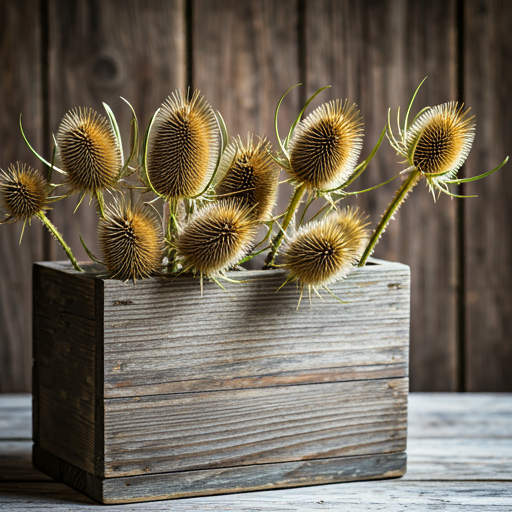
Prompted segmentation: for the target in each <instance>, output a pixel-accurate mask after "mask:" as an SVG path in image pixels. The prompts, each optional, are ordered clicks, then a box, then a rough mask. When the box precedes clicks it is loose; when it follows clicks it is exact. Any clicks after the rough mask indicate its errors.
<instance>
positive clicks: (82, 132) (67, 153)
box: [57, 108, 122, 194]
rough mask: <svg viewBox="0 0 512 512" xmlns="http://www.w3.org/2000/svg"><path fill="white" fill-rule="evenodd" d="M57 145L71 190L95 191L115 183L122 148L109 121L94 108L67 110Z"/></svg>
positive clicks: (60, 127) (59, 131)
mask: <svg viewBox="0 0 512 512" xmlns="http://www.w3.org/2000/svg"><path fill="white" fill-rule="evenodd" d="M57 146H58V148H59V154H60V158H61V160H62V167H63V170H64V171H66V172H67V178H66V182H67V183H68V185H69V186H70V187H71V189H72V190H75V191H80V192H88V193H91V194H94V193H95V192H97V191H100V190H102V189H105V188H107V187H112V186H113V185H115V179H116V176H117V175H118V174H119V172H120V170H121V167H122V157H121V150H120V148H119V144H118V142H117V139H116V136H115V134H114V132H113V130H112V127H111V125H110V123H109V122H108V120H107V119H106V118H105V117H103V116H102V115H100V114H98V113H97V112H96V111H95V110H93V109H91V108H78V109H73V110H70V111H69V112H68V113H67V114H66V115H65V116H64V118H63V119H62V122H61V124H60V126H59V130H58V132H57Z"/></svg>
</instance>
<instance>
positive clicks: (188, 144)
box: [148, 90, 219, 199]
mask: <svg viewBox="0 0 512 512" xmlns="http://www.w3.org/2000/svg"><path fill="white" fill-rule="evenodd" d="M218 152H219V128H218V124H217V120H216V118H215V114H214V113H213V110H212V108H211V106H210V105H209V103H208V102H207V101H206V100H205V98H204V97H203V96H201V95H200V93H199V91H197V90H196V91H194V93H193V95H192V98H188V97H185V96H184V94H183V92H182V91H180V90H177V91H175V92H174V93H173V94H172V95H171V96H169V97H168V98H167V100H166V101H165V102H164V103H163V105H162V107H161V108H160V111H159V112H158V114H157V116H156V118H155V122H154V125H153V129H152V131H151V136H150V144H149V150H148V173H149V179H150V181H151V184H152V185H153V188H154V189H155V190H156V191H157V192H158V193H159V194H160V195H161V196H164V197H166V198H167V199H170V198H187V197H193V196H195V195H197V194H200V193H201V191H202V190H203V189H204V188H205V187H206V186H207V185H208V182H209V180H210V178H211V176H212V174H213V172H214V170H215V165H216V163H217V157H218Z"/></svg>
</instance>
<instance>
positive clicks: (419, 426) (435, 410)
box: [409, 393, 512, 439]
mask: <svg viewBox="0 0 512 512" xmlns="http://www.w3.org/2000/svg"><path fill="white" fill-rule="evenodd" d="M432 437H435V438H445V437H447V438H457V439H459V438H478V439H481V438H490V437H494V438H503V439H511V438H512V395H511V394H490V393H454V394H446V393H415V394H414V399H413V400H411V401H410V404H409V438H432Z"/></svg>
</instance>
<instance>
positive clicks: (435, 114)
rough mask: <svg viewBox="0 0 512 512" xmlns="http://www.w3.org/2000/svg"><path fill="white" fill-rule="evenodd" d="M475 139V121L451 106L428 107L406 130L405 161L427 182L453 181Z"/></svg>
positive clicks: (460, 109) (455, 104)
mask: <svg viewBox="0 0 512 512" xmlns="http://www.w3.org/2000/svg"><path fill="white" fill-rule="evenodd" d="M474 138H475V118H474V116H472V117H470V116H469V109H467V110H464V107H463V106H459V105H458V104H457V103H455V102H450V103H443V104H442V105H438V106H436V107H432V108H430V109H429V110H427V111H426V112H425V113H424V114H422V115H421V116H420V117H419V118H418V119H417V120H416V121H415V122H414V123H413V125H412V126H411V127H410V128H409V129H408V130H407V136H406V140H405V146H406V154H407V160H408V161H409V163H410V165H413V166H414V167H415V168H416V169H418V170H419V171H421V172H422V173H423V174H424V175H425V177H426V178H427V179H429V175H432V174H437V175H440V176H436V178H437V179H440V180H443V179H450V178H453V177H454V176H455V175H456V173H457V171H458V170H459V168H460V167H461V166H462V164H463V163H464V161H465V160H466V158H467V156H468V154H469V151H470V149H471V145H472V144H473V139H474Z"/></svg>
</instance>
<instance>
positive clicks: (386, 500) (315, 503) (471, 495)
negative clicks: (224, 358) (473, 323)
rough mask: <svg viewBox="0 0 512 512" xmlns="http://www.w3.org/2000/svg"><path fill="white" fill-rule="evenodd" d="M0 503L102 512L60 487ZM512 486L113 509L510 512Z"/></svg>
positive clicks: (284, 493)
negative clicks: (483, 511)
mask: <svg viewBox="0 0 512 512" xmlns="http://www.w3.org/2000/svg"><path fill="white" fill-rule="evenodd" d="M0 503H1V504H2V505H5V507H6V509H7V510H12V511H21V510H23V511H28V510H30V511H31V510H35V511H41V510H44V511H46V510H51V511H52V512H64V511H65V512H78V511H80V512H82V511H85V510H87V511H90V512H101V511H104V510H105V506H104V505H98V504H97V503H94V502H93V501H92V500H91V499H89V498H87V497H85V496H84V495H83V494H80V493H79V492H77V491H75V490H73V489H71V488H70V487H68V486H67V485H64V484H60V483H50V482H48V483H34V484H26V483H25V484H23V483H19V484H12V483H8V484H2V483H0ZM511 505H512V486H511V485H510V484H504V483H503V482H450V481H448V482H443V481H440V482H414V481H406V480H401V479H400V480H391V481H389V480H386V481H381V482H380V481H372V482H354V483H343V484H339V485H332V484H331V485H316V486H313V487H304V488H296V489H282V490H275V491H266V492H250V493H244V494H239V495H233V494H228V495H225V496H207V497H203V498H187V499H182V500H176V501H173V502H172V503H169V502H168V501H155V502H151V503H138V504H132V505H122V506H119V507H116V509H115V510H117V509H119V510H126V511H130V512H135V511H141V512H142V511H144V512H157V511H161V512H164V511H165V512H168V511H169V510H179V512H192V511H194V512H204V511H208V512H231V511H232V512H242V511H243V512H312V511H322V512H323V511H325V510H326V509H327V510H329V509H331V510H343V511H344V512H361V510H364V511H365V512H366V511H368V512H382V511H383V510H390V511H391V510H392V511H394V510H407V512H425V511H429V512H430V511H432V512H435V511H439V512H446V511H447V510H448V511H454V512H482V510H485V511H486V512H487V511H489V512H509V511H510V507H511Z"/></svg>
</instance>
